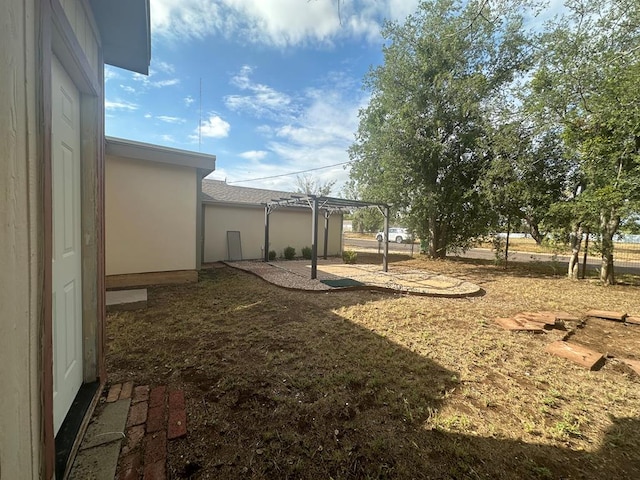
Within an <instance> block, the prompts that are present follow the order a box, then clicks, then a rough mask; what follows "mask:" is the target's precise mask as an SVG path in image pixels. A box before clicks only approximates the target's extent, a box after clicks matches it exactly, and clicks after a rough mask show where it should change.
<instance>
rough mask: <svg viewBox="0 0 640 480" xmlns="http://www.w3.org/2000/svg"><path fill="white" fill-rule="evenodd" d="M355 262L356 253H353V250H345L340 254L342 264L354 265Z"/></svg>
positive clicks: (356, 258)
mask: <svg viewBox="0 0 640 480" xmlns="http://www.w3.org/2000/svg"><path fill="white" fill-rule="evenodd" d="M356 260H358V253H357V252H354V251H353V250H345V251H344V252H342V261H343V262H344V263H348V264H351V265H353V264H354V263H356Z"/></svg>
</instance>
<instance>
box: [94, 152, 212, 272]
mask: <svg viewBox="0 0 640 480" xmlns="http://www.w3.org/2000/svg"><path fill="white" fill-rule="evenodd" d="M106 164H107V165H106V186H105V210H106V211H105V215H106V227H105V228H106V253H105V255H106V274H107V275H121V274H129V273H145V272H165V271H171V270H195V269H196V210H197V207H196V204H197V194H196V192H198V189H199V188H200V182H199V181H198V178H197V171H196V169H195V168H190V167H179V166H174V165H168V164H160V163H155V162H146V161H144V160H134V159H127V158H120V157H113V156H110V155H107V156H106Z"/></svg>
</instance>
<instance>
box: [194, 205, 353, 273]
mask: <svg viewBox="0 0 640 480" xmlns="http://www.w3.org/2000/svg"><path fill="white" fill-rule="evenodd" d="M269 222H270V226H269V243H270V246H269V250H275V251H276V253H277V254H278V256H279V257H280V256H282V254H283V251H284V249H285V248H286V247H288V246H291V247H293V248H295V249H296V255H297V256H301V255H302V248H303V247H311V209H301V210H297V209H296V210H293V209H288V210H287V209H277V210H275V211H274V212H272V213H271V215H270V220H269ZM341 226H342V215H340V214H333V215H331V216H330V217H329V248H328V250H327V253H328V254H329V255H339V254H340V253H341V251H342V250H341V246H342V230H341ZM227 231H239V232H240V241H241V244H242V258H243V259H245V260H249V259H251V260H252V259H261V258H263V257H264V253H263V248H264V208H262V207H245V206H233V205H221V204H215V205H213V204H205V208H204V261H205V262H217V261H220V260H227V259H228V252H227ZM323 252H324V216H323V215H322V213H321V214H320V215H318V255H322V254H323Z"/></svg>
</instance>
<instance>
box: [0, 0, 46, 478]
mask: <svg viewBox="0 0 640 480" xmlns="http://www.w3.org/2000/svg"><path fill="white" fill-rule="evenodd" d="M35 16H36V15H35V3H34V1H33V0H26V1H25V0H8V1H7V2H3V3H2V14H1V15H0V45H2V47H1V48H0V285H2V288H0V332H2V335H0V477H2V478H3V479H5V478H7V479H10V478H39V472H40V466H41V465H40V458H41V451H42V448H41V444H40V433H41V426H40V422H41V416H40V399H41V397H40V381H39V380H40V376H39V368H38V365H39V361H40V360H39V356H38V346H39V344H40V343H39V342H40V330H39V328H40V311H41V306H42V302H41V289H42V283H41V282H42V274H41V269H39V268H38V266H39V264H41V262H42V261H43V259H42V230H41V222H42V217H41V205H42V203H41V198H40V196H39V195H40V188H41V186H40V183H39V173H40V172H39V171H38V168H39V166H40V162H38V158H37V153H36V151H37V149H36V135H35V134H32V133H35V132H37V130H38V129H37V124H36V106H35V98H36V95H35V94H36V91H35V85H37V84H38V82H37V80H36V74H35V64H36V50H35V47H34V44H35V38H36V37H35V20H34V19H35Z"/></svg>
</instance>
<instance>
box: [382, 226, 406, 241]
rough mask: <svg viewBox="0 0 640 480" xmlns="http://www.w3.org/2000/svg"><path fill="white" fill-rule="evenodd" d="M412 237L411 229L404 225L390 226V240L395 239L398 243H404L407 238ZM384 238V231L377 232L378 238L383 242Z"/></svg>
mask: <svg viewBox="0 0 640 480" xmlns="http://www.w3.org/2000/svg"><path fill="white" fill-rule="evenodd" d="M410 238H411V235H410V234H409V231H408V230H407V229H406V228H402V227H391V228H389V241H393V242H396V243H402V242H404V241H405V240H408V239H410ZM383 239H384V232H378V233H376V240H377V241H379V242H381V241H382V240H383Z"/></svg>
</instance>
